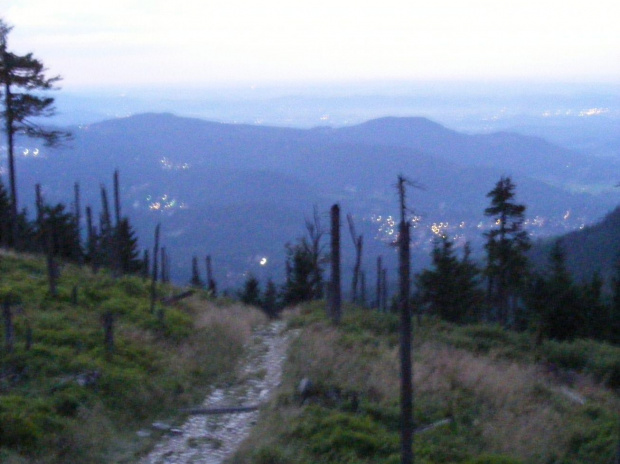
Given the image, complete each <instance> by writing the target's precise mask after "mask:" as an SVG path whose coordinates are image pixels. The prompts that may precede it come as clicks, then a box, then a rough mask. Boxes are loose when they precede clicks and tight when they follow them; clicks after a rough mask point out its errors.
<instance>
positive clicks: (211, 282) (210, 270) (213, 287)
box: [206, 255, 217, 297]
mask: <svg viewBox="0 0 620 464" xmlns="http://www.w3.org/2000/svg"><path fill="white" fill-rule="evenodd" d="M206 261H207V289H208V290H209V292H210V293H211V296H213V297H216V296H217V286H216V284H215V280H214V279H213V268H212V267H211V255H207V258H206Z"/></svg>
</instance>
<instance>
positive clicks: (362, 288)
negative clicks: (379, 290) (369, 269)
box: [360, 271, 366, 307]
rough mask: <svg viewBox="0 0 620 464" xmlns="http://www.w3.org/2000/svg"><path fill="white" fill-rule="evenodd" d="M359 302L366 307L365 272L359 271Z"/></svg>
mask: <svg viewBox="0 0 620 464" xmlns="http://www.w3.org/2000/svg"><path fill="white" fill-rule="evenodd" d="M360 303H361V305H362V306H363V307H366V273H365V272H364V271H360Z"/></svg>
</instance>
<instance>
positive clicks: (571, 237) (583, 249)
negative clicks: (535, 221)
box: [529, 206, 620, 281]
mask: <svg viewBox="0 0 620 464" xmlns="http://www.w3.org/2000/svg"><path fill="white" fill-rule="evenodd" d="M558 239H559V240H560V242H561V243H562V246H563V247H564V250H565V253H566V266H567V267H568V269H569V270H570V271H571V273H572V274H573V275H574V276H575V278H576V279H577V280H578V281H583V280H587V279H590V278H591V277H592V275H593V274H594V273H595V272H599V273H600V274H601V276H602V277H604V278H609V277H610V276H612V275H613V273H614V270H615V266H616V265H617V263H618V260H619V259H620V206H619V207H617V208H615V209H614V210H613V211H612V212H610V213H609V214H607V215H606V216H605V217H604V218H603V219H602V220H601V221H600V222H597V223H596V224H593V225H591V226H586V227H584V228H583V229H582V230H576V231H574V232H569V233H567V234H565V235H562V236H560V237H555V238H548V239H543V240H541V241H540V242H538V243H535V244H534V246H533V247H532V250H531V252H530V254H529V256H530V259H531V260H532V262H533V264H534V265H535V266H536V267H537V268H542V267H544V266H545V265H546V263H547V257H548V255H549V252H550V250H551V249H552V247H553V243H555V241H556V240H558Z"/></svg>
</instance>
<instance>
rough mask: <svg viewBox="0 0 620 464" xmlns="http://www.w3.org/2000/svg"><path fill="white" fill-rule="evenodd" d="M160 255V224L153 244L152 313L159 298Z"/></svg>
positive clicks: (156, 229)
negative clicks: (158, 260)
mask: <svg viewBox="0 0 620 464" xmlns="http://www.w3.org/2000/svg"><path fill="white" fill-rule="evenodd" d="M158 255H159V224H157V226H156V227H155V245H154V246H153V275H152V280H151V314H152V313H154V312H155V300H156V299H157V257H158Z"/></svg>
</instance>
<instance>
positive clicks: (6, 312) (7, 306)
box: [2, 297, 15, 353]
mask: <svg viewBox="0 0 620 464" xmlns="http://www.w3.org/2000/svg"><path fill="white" fill-rule="evenodd" d="M2 315H3V317H4V348H5V350H6V352H7V353H12V352H13V346H14V342H15V328H14V327H13V312H12V311H11V302H10V301H9V299H8V297H6V298H5V299H4V302H3V303H2Z"/></svg>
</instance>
